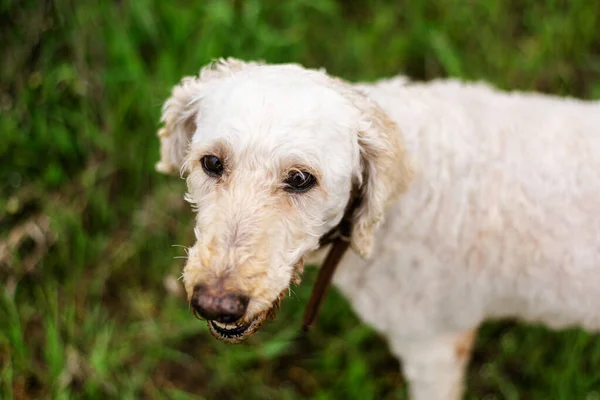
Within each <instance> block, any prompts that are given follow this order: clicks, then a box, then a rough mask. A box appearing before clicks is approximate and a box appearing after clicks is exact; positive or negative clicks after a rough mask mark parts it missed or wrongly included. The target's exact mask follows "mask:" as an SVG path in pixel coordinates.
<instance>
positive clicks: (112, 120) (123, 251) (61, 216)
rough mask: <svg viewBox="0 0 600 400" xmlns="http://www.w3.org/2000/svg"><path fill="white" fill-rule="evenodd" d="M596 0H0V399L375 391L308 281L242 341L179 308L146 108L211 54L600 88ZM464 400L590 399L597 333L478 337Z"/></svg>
mask: <svg viewBox="0 0 600 400" xmlns="http://www.w3.org/2000/svg"><path fill="white" fill-rule="evenodd" d="M599 32H600V2H598V1H591V0H570V1H558V0H544V1H542V0H519V1H517V0H514V1H508V0H487V1H469V2H467V1H464V0H437V1H435V2H430V1H427V0H410V1H409V0H405V1H373V2H367V1H359V0H353V1H341V0H339V1H334V0H323V1H317V0H299V1H289V2H280V1H265V2H262V1H258V0H248V1H233V0H231V1H224V0H221V1H218V0H215V1H208V0H205V1H195V2H191V1H183V0H173V1H159V0H135V1H122V2H115V1H105V2H96V1H85V0H71V1H66V0H54V1H52V2H50V1H47V2H35V1H30V0H1V1H0V37H1V38H2V39H1V44H0V46H1V47H0V49H1V55H0V63H1V70H2V73H1V74H0V112H1V118H0V160H1V164H0V282H2V284H1V286H0V398H2V399H11V398H15V399H26V398H57V399H65V398H85V399H96V398H97V399H106V398H122V399H128V398H159V399H162V398H165V399H167V398H173V399H191V398H207V399H213V398H214V399H217V398H218V399H234V398H244V399H267V398H272V399H297V398H305V397H311V398H317V399H325V398H339V399H352V398H355V399H375V398H382V399H395V398H404V397H405V386H404V383H403V381H402V378H401V376H400V374H399V364H398V362H397V361H395V359H394V358H393V357H391V356H390V354H389V353H388V351H387V350H386V348H385V346H382V345H383V344H384V343H383V341H382V340H381V339H380V338H378V337H377V336H376V335H375V334H374V333H373V332H372V331H371V330H370V329H369V328H368V327H365V326H363V325H361V324H360V322H359V321H358V320H357V318H356V317H355V316H354V315H353V313H352V312H351V311H350V309H349V307H348V305H347V303H346V301H345V300H343V299H342V298H341V297H340V296H339V295H338V294H337V293H335V292H334V293H333V294H332V295H331V296H330V297H329V298H328V299H327V302H326V305H325V307H324V309H323V310H322V314H321V318H320V320H319V323H318V326H317V328H316V329H315V330H314V331H312V332H311V333H310V335H309V336H306V337H302V336H299V335H298V332H299V324H300V316H301V313H302V308H303V305H304V304H305V303H306V300H307V297H308V293H309V289H310V282H311V281H312V280H313V279H314V276H315V275H314V271H312V272H309V273H308V274H307V277H306V279H305V281H304V283H303V285H302V286H301V287H299V288H297V289H296V290H295V294H296V295H295V296H293V297H291V298H289V299H287V300H286V301H285V302H284V304H283V312H282V313H281V314H280V315H279V317H278V320H277V321H275V322H273V323H270V324H268V326H266V327H265V329H263V331H262V332H261V333H260V334H258V335H256V336H255V337H253V338H252V339H251V340H250V341H249V343H248V344H246V345H239V346H229V345H224V344H221V343H218V342H216V341H215V340H214V339H212V338H211V337H209V335H208V333H207V329H206V327H205V325H204V324H203V323H201V322H199V321H197V320H196V319H194V318H193V317H192V315H191V313H190V312H189V310H188V308H187V306H186V303H185V301H184V299H183V297H182V296H181V293H180V289H179V284H178V283H177V282H176V278H177V276H178V275H179V273H180V271H181V268H182V265H183V260H181V259H178V258H174V257H177V256H181V255H182V249H180V248H178V247H172V246H171V245H173V244H182V245H190V244H191V243H192V235H191V227H192V226H191V225H192V224H191V221H192V214H191V212H190V210H189V208H188V206H187V205H186V204H184V202H183V201H182V198H181V197H182V196H181V194H182V193H183V191H184V185H183V182H182V181H180V180H177V179H168V178H165V177H162V176H159V175H158V174H157V173H155V172H154V171H153V164H154V163H155V162H156V160H157V158H158V141H157V139H156V138H155V131H156V128H157V125H158V124H157V121H158V118H159V112H160V105H161V102H162V101H163V100H164V99H165V98H166V96H167V94H168V92H169V90H170V88H171V86H172V85H173V84H174V83H175V82H176V81H177V80H178V79H179V78H180V77H182V76H183V75H189V74H193V73H195V72H196V71H198V69H199V68H200V66H202V65H203V64H205V63H206V62H208V61H209V60H211V59H212V58H215V57H220V56H237V57H241V58H247V59H257V58H262V59H265V60H268V61H271V62H283V61H295V62H300V63H303V64H305V65H307V66H310V67H317V66H325V67H326V68H327V69H328V70H329V71H330V72H331V73H333V74H336V75H340V76H343V77H346V78H348V79H361V80H369V79H375V78H377V77H382V76H385V75H391V74H396V73H405V74H408V75H410V76H411V77H413V78H418V79H422V78H434V77H439V76H448V75H450V76H456V77H464V78H469V79H485V80H489V81H491V82H494V83H496V84H497V85H499V86H501V87H510V88H519V89H537V90H541V91H545V92H552V93H558V94H569V95H577V96H581V97H584V98H600V34H599ZM468 389H469V392H468V397H469V398H485V399H501V398H507V399H519V398H525V399H550V398H553V399H588V400H592V399H599V398H600V339H599V338H598V336H592V335H589V334H586V333H583V332H580V331H576V330H571V331H568V332H551V331H547V330H545V329H543V328H540V327H526V326H522V325H515V324H511V323H502V324H488V325H486V326H484V328H483V330H482V334H481V335H480V337H479V339H478V342H477V349H476V352H475V355H474V360H473V363H472V365H471V367H470V370H469V379H468Z"/></svg>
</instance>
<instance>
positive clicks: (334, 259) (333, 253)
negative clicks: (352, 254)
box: [302, 187, 361, 331]
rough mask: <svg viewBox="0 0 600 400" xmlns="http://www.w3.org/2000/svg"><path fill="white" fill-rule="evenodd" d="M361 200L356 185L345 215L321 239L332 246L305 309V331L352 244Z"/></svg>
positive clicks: (303, 327)
mask: <svg viewBox="0 0 600 400" xmlns="http://www.w3.org/2000/svg"><path fill="white" fill-rule="evenodd" d="M360 202H361V196H359V195H358V189H357V188H356V187H354V188H353V189H352V193H351V195H350V201H349V202H348V205H347V206H346V211H345V212H344V216H343V217H342V220H341V221H340V223H339V224H338V225H337V226H336V227H335V228H333V229H332V230H330V231H329V232H327V233H326V234H325V235H323V236H322V237H321V239H319V245H320V246H321V247H323V246H325V245H328V244H331V248H330V249H329V252H328V253H327V257H326V258H325V261H324V262H323V265H322V266H321V268H320V269H319V274H318V275H317V280H316V281H315V284H314V286H313V290H312V292H311V295H310V299H309V300H308V304H307V305H306V309H305V310H304V316H303V317H302V329H304V330H305V331H307V330H308V329H309V328H310V327H311V326H312V324H313V323H314V322H315V320H316V319H317V314H318V313H319V309H320V308H321V304H322V303H323V300H324V299H325V295H326V294H327V289H328V288H329V285H330V284H331V278H332V277H333V274H334V273H335V270H336V268H337V266H338V264H339V263H340V260H341V259H342V256H343V255H344V253H345V252H346V250H348V247H349V246H350V235H351V233H352V223H353V218H354V212H355V211H356V209H357V208H358V206H359V205H360Z"/></svg>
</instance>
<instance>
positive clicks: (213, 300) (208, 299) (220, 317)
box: [191, 285, 248, 324]
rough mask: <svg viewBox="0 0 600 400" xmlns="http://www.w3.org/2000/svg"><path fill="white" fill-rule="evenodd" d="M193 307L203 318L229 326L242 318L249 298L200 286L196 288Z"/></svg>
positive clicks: (192, 302) (192, 301)
mask: <svg viewBox="0 0 600 400" xmlns="http://www.w3.org/2000/svg"><path fill="white" fill-rule="evenodd" d="M191 305H192V307H194V310H196V312H197V313H198V314H200V316H201V317H202V318H205V319H207V320H211V321H217V322H222V323H227V324H228V323H232V322H235V321H237V320H238V319H240V318H242V316H243V315H244V313H245V312H246V307H248V297H247V296H242V295H239V294H235V293H227V292H224V291H222V290H214V289H211V288H208V287H206V286H204V285H198V286H196V287H195V288H194V294H193V295H192V300H191Z"/></svg>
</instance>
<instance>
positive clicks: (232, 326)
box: [213, 321, 237, 330]
mask: <svg viewBox="0 0 600 400" xmlns="http://www.w3.org/2000/svg"><path fill="white" fill-rule="evenodd" d="M213 324H215V325H216V326H218V327H219V328H221V329H227V330H231V329H235V328H237V325H235V324H223V323H221V322H217V321H213Z"/></svg>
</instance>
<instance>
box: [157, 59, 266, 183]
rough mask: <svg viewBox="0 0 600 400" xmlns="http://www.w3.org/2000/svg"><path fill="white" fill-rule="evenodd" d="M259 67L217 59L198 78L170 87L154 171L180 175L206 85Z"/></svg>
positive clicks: (250, 63) (162, 117)
mask: <svg viewBox="0 0 600 400" xmlns="http://www.w3.org/2000/svg"><path fill="white" fill-rule="evenodd" d="M258 64H260V63H259V62H243V61H240V60H236V59H234V58H228V59H219V60H217V61H216V62H214V63H211V64H209V65H207V66H205V67H204V68H202V70H201V71H200V74H198V76H191V77H185V78H183V79H182V80H181V82H180V83H179V84H178V85H176V86H175V87H174V88H173V90H172V92H171V97H169V98H168V99H167V100H166V101H165V103H164V105H163V108H162V116H161V118H160V121H161V122H162V123H163V124H164V126H163V127H162V128H161V129H159V130H158V137H159V138H160V160H159V162H158V163H157V164H156V170H157V171H159V172H162V173H164V174H169V175H175V174H177V173H179V172H180V170H181V166H182V164H183V160H184V159H185V156H186V155H187V152H188V151H189V144H190V141H191V139H192V136H193V135H194V132H196V117H197V114H198V112H199V111H200V104H199V103H200V101H201V100H202V96H203V89H204V87H205V85H206V83H207V82H209V81H212V80H215V79H220V78H223V77H226V76H230V75H232V74H233V73H235V72H238V71H241V70H243V69H244V68H247V67H249V66H255V65H258Z"/></svg>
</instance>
